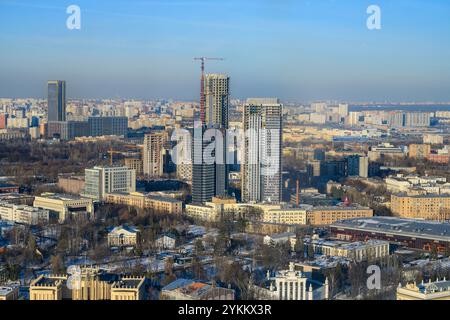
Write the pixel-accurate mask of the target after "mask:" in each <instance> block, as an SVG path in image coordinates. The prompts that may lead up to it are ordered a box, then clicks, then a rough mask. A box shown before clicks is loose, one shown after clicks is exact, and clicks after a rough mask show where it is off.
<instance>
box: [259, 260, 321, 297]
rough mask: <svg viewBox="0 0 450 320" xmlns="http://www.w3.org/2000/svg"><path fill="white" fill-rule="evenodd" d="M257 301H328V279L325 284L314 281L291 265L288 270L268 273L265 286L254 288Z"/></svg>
mask: <svg viewBox="0 0 450 320" xmlns="http://www.w3.org/2000/svg"><path fill="white" fill-rule="evenodd" d="M253 289H254V294H255V298H256V299H260V300H261V299H262V300H326V299H328V292H329V288H328V279H326V280H325V283H322V282H319V281H316V280H312V279H310V278H308V277H307V276H306V274H305V273H303V272H301V271H297V270H295V264H294V263H292V262H291V263H290V264H289V269H288V270H282V271H278V272H276V273H275V275H274V276H272V275H271V274H270V272H269V271H268V272H267V279H266V282H265V284H264V285H263V286H255V285H254V286H253Z"/></svg>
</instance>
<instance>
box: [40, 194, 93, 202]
mask: <svg viewBox="0 0 450 320" xmlns="http://www.w3.org/2000/svg"><path fill="white" fill-rule="evenodd" d="M37 197H40V198H47V199H53V200H62V201H72V200H90V199H89V198H83V197H80V196H77V195H73V194H63V193H43V194H41V195H40V196H37Z"/></svg>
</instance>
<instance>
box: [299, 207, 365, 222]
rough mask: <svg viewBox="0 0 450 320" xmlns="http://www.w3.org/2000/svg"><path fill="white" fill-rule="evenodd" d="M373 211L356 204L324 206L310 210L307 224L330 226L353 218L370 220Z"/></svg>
mask: <svg viewBox="0 0 450 320" xmlns="http://www.w3.org/2000/svg"><path fill="white" fill-rule="evenodd" d="M372 216H373V210H372V209H370V208H368V207H363V206H359V205H356V204H353V205H349V206H345V205H342V206H324V207H314V208H313V209H311V210H308V212H307V217H306V223H307V224H310V225H329V224H332V223H335V222H336V221H340V220H346V219H352V218H368V217H372Z"/></svg>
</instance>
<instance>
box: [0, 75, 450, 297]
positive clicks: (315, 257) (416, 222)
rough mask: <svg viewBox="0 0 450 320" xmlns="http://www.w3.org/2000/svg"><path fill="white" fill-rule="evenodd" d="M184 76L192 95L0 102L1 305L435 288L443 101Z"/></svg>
mask: <svg viewBox="0 0 450 320" xmlns="http://www.w3.org/2000/svg"><path fill="white" fill-rule="evenodd" d="M201 79H202V80H201V94H200V102H199V103H198V102H196V101H174V100H170V99H167V100H163V99H161V100H155V101H141V100H122V99H110V100H76V99H71V100H69V99H67V98H66V96H67V95H70V94H69V92H70V84H69V83H66V82H65V81H62V80H57V81H48V83H47V91H48V97H47V99H45V100H40V99H0V300H17V299H22V300H65V299H69V300H158V299H159V300H164V299H165V300H179V299H185V300H252V299H257V300H325V299H327V300H350V299H386V300H394V299H398V300H443V299H450V224H449V221H450V180H449V179H450V173H449V172H450V170H449V161H450V151H449V148H448V144H449V140H450V130H449V128H450V126H449V125H450V111H446V110H450V109H448V106H446V105H433V108H425V109H426V110H431V111H415V110H423V109H420V108H418V107H417V106H415V105H414V104H411V103H410V104H407V103H405V104H398V105H386V104H383V105H382V106H378V105H377V104H375V105H374V104H370V103H361V104H345V103H338V102H333V101H326V102H312V103H307V104H301V103H296V102H288V101H286V102H281V101H279V100H278V99H277V98H265V97H263V98H249V99H246V100H238V99H231V98H230V89H229V88H230V77H229V76H228V75H225V74H203V73H202V78H201ZM42 86H43V87H45V84H42ZM429 106H430V105H429ZM429 106H428V107H429ZM209 129H214V130H216V131H214V132H216V133H215V135H214V139H212V138H211V136H210V137H209V138H208V137H207V136H208V134H207V133H208V130H209ZM239 130H241V131H244V132H246V131H251V132H253V133H252V134H244V136H241V137H239V136H238V137H237V138H236V139H235V138H229V136H228V133H229V132H238V131H239ZM268 131H270V133H267V132H268ZM180 132H183V134H179V133H180ZM196 132H199V135H200V143H196V141H198V139H196V138H195V134H196ZM217 132H219V133H227V136H226V139H223V140H221V139H219V138H218V136H217V135H216V134H217ZM191 133H193V135H194V138H193V139H192V140H191V139H189V138H190V135H191ZM205 140H206V141H207V142H208V143H204V142H205ZM230 140H231V143H230ZM219 141H222V142H224V141H225V142H226V143H219ZM211 145H213V147H214V150H215V151H214V152H212V153H211V152H209V153H208V152H206V151H207V150H206V149H207V148H208V146H211ZM175 150H178V151H175ZM180 150H181V151H183V150H184V154H188V155H189V156H190V155H193V156H194V160H193V161H188V160H189V159H188V160H186V159H187V158H189V157H187V158H186V159H185V158H183V159H182V160H180V157H179V152H180ZM205 154H213V157H214V159H215V160H217V159H218V157H221V158H222V160H223V159H224V158H226V159H227V160H229V159H232V161H225V162H223V161H222V162H220V161H213V162H207V161H203V160H204V159H203V158H204V157H205V158H206V156H205ZM198 157H200V161H196V160H198ZM268 158H270V159H268ZM268 160H269V161H268ZM267 167H270V168H269V169H272V170H268V171H269V172H267V171H266V172H264V170H265V169H267ZM368 270H369V271H368ZM370 270H375V271H373V272H370ZM370 279H375V280H374V282H373V283H372V282H371V281H370ZM447 279H448V280H447ZM377 282H378V285H377ZM370 284H375V285H370Z"/></svg>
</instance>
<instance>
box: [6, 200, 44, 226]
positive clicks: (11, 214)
mask: <svg viewBox="0 0 450 320" xmlns="http://www.w3.org/2000/svg"><path fill="white" fill-rule="evenodd" d="M0 219H1V220H6V221H11V222H15V223H21V224H27V225H32V226H35V225H38V224H45V223H48V222H49V219H50V215H49V211H48V210H45V209H39V208H34V207H30V206H27V205H15V204H11V203H8V202H4V201H0Z"/></svg>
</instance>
